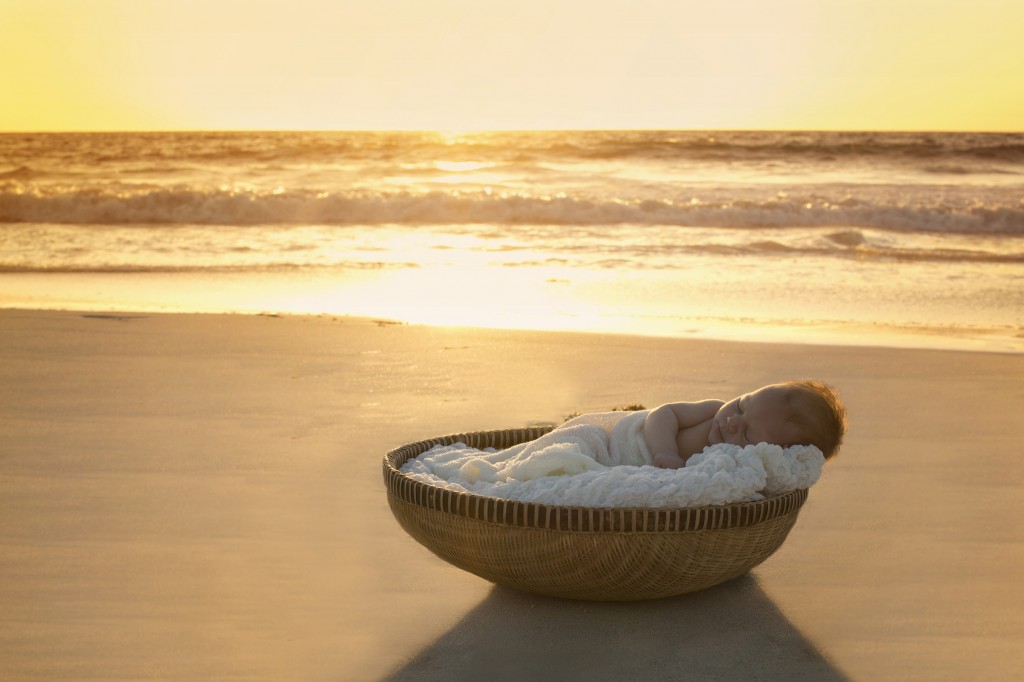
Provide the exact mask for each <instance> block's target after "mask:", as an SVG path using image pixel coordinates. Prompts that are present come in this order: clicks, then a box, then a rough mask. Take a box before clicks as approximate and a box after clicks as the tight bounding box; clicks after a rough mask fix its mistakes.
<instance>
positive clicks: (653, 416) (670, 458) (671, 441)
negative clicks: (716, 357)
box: [644, 400, 724, 469]
mask: <svg viewBox="0 0 1024 682" xmlns="http://www.w3.org/2000/svg"><path fill="white" fill-rule="evenodd" d="M723 404H724V403H723V402H722V401H721V400H702V401H700V402H697V403H667V404H665V405H662V406H660V407H656V408H655V409H653V410H651V411H650V412H648V413H647V417H646V418H645V420H644V441H645V442H646V443H647V449H648V450H650V451H651V457H653V460H654V466H657V467H661V468H663V469H678V468H679V467H681V466H683V464H685V462H684V460H683V458H682V457H680V456H679V443H678V441H677V440H676V438H677V436H678V434H679V431H680V430H682V429H686V428H689V427H691V426H695V425H697V424H700V423H701V422H705V421H707V420H709V419H711V418H712V417H714V416H715V414H717V413H718V409H719V408H720V407H721V406H722V405H723ZM687 454H689V453H687Z"/></svg>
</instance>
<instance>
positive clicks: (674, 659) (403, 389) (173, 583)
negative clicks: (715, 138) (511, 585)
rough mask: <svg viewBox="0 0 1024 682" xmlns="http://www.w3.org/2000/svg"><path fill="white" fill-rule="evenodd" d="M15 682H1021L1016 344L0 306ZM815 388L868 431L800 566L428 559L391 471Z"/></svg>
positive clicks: (7, 642) (1, 648)
mask: <svg viewBox="0 0 1024 682" xmlns="http://www.w3.org/2000/svg"><path fill="white" fill-rule="evenodd" d="M0 339H2V342H0V386H2V387H3V388H2V391H0V433H2V434H3V438H2V441H0V605H2V608H0V678H3V679H5V680H7V679H10V680H31V679H47V680H50V679H132V680H144V679H182V680H185V679H190V680H194V679H240V680H280V679H295V680H380V679H394V680H477V679H480V678H481V676H482V675H484V674H486V675H487V676H489V678H490V679H499V680H500V679H509V680H513V679H543V678H552V679H567V680H575V679H579V680H584V679H585V680H620V679H626V678H630V679H642V680H647V679H686V678H718V679H766V680H769V679H808V680H821V679H855V680H885V679H893V680H896V679H899V680H906V679H920V680H936V679H949V680H960V679H986V680H997V679H1007V680H1009V679H1017V678H1018V677H1019V676H1020V675H1021V673H1022V671H1024V653H1022V652H1024V615H1022V611H1021V609H1020V605H1021V604H1022V603H1024V587H1022V583H1021V581H1020V572H1021V569H1020V567H1021V566H1022V565H1024V492H1022V491H1024V458H1022V457H1021V456H1020V443H1021V442H1024V423H1022V422H1021V420H1020V414H1022V413H1024V356H1022V355H1020V354H999V353H974V352H955V351H937V350H909V349H887V348H870V347H844V346H806V345H804V346H795V345H785V344H754V343H732V342H721V341H702V340H675V339H655V338H640V337H624V336H607V335H582V334H567V333H542V332H510V331H495V330H480V329H455V328H441V327H426V326H407V325H396V324H391V323H387V322H383V321H380V322H377V321H374V320H366V319H354V318H329V317H262V316H231V315H156V314H140V315H124V316H119V315H112V314H108V313H102V314H95V315H92V314H87V313H69V312H33V311H12V310H8V311H0ZM807 376H813V377H817V378H820V379H823V380H825V381H828V382H830V383H834V384H836V385H838V386H839V387H840V388H841V390H842V392H843V395H844V397H845V399H846V401H847V404H848V407H849V409H850V413H851V418H852V427H851V432H850V434H849V436H848V439H847V443H846V446H845V447H844V449H843V452H842V453H841V455H840V457H839V458H838V460H836V461H835V462H833V463H830V464H829V465H828V467H827V468H826V471H825V475H824V477H823V479H822V481H821V482H819V483H818V484H817V485H816V486H815V487H814V488H813V489H812V491H811V497H810V500H809V501H808V503H807V505H806V506H805V507H804V510H803V512H802V513H801V516H800V519H799V521H798V523H797V526H796V528H795V529H794V531H793V532H792V534H791V535H790V537H789V539H788V540H787V541H786V544H785V545H784V546H783V548H782V549H781V550H780V551H779V552H778V553H777V554H776V555H775V556H773V557H772V558H771V559H769V560H768V561H767V562H766V563H765V564H763V565H762V566H760V567H758V568H757V569H755V570H754V571H753V572H752V573H751V574H750V575H749V576H746V577H744V578H741V579H738V580H736V581H733V582H731V583H728V584H725V585H722V586H720V587H717V588H714V589H711V590H707V591H705V592H701V593H697V594H694V595H690V596H684V597H680V598H676V599H669V600H662V601H658V602H649V603H639V604H594V603H584V602H568V601H561V600H554V599H546V598H542V597H536V596H532V595H527V594H522V593H518V592H515V591H512V590H508V589H504V588H496V587H494V586H493V585H491V584H489V583H486V582H484V581H483V580H480V579H479V578H476V577H475V576H472V575H469V574H467V573H464V572H462V571H459V570H458V569H455V568H453V567H451V566H449V565H447V564H445V563H444V562H442V561H440V560H439V559H436V558H435V557H434V556H433V555H431V554H430V553H429V552H427V550H425V549H423V548H422V547H420V546H419V545H418V544H416V543H415V541H413V540H412V539H411V538H409V537H408V536H407V535H405V533H404V532H403V531H402V530H401V528H400V527H399V526H398V524H397V523H396V522H395V521H394V519H393V517H392V516H391V513H390V511H389V509H388V506H387V501H386V499H385V495H384V491H383V485H382V483H381V476H380V459H381V457H382V455H383V453H384V452H385V451H386V450H387V449H389V448H391V447H394V446H396V445H399V444H402V443H405V442H409V441H413V440H419V439H421V438H424V437H428V436H434V435H440V434H445V433H451V432H458V431H472V430H482V429H491V428H506V427H519V426H524V425H528V424H532V423H535V422H557V421H560V420H561V419H562V418H563V417H564V416H565V415H568V414H570V413H573V412H587V411H597V410H605V409H608V408H610V407H613V406H616V405H622V404H626V403H634V402H640V403H643V404H645V405H647V406H655V405H657V404H659V403H661V402H665V401H668V400H687V399H699V398H706V397H720V398H727V397H731V396H732V395H735V394H738V393H742V392H745V391H747V390H751V389H753V388H756V387H758V386H761V385H763V384H765V383H770V382H772V381H776V380H781V379H787V378H801V377H807Z"/></svg>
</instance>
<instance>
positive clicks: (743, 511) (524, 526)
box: [384, 427, 807, 601]
mask: <svg viewBox="0 0 1024 682" xmlns="http://www.w3.org/2000/svg"><path fill="white" fill-rule="evenodd" d="M551 428H552V427H535V428H526V429H507V430H503V431H477V432H473V433H461V434H453V435H449V436H441V437H437V438H432V439H429V440H423V441H419V442H416V443H409V444H408V445H403V446H401V447H399V448H396V449H394V450H392V451H390V452H388V453H387V454H386V455H385V456H384V483H385V487H386V488H387V495H388V503H389V504H390V505H391V511H392V512H393V513H394V515H395V518H396V519H397V520H398V522H399V523H400V524H401V526H402V527H403V528H404V529H405V530H406V532H408V533H409V535H411V536H412V537H413V538H415V539H416V540H417V541H418V542H420V543H421V544H422V545H424V546H425V547H427V549H429V550H430V551H431V552H433V553H434V554H436V555H437V556H439V557H440V558H442V559H444V560H445V561H447V562H448V563H450V564H452V565H454V566H457V567H459V568H461V569H463V570H466V571H469V572H470V573H473V574H475V575H478V576H480V577H481V578H484V579H486V580H489V581H491V582H494V583H497V584H499V585H505V586H508V587H513V588H516V589H521V590H526V591H528V592H534V593H537V594H544V595H548V596H553V597H564V598H570V599H587V600H594V601H638V600H644V599H658V598H662V597H670V596H675V595H679V594H685V593H687V592H693V591H696V590H701V589H704V588H706V587H711V586H712V585H717V584H718V583H721V582H724V581H726V580H730V579H732V578H735V577H737V576H740V575H743V574H744V573H746V572H747V571H749V570H750V569H752V568H753V567H754V566H757V565H758V564H760V563H761V562H762V561H764V560H765V559H767V558H768V557H769V556H771V555H772V554H773V553H774V552H775V551H776V550H777V549H778V548H779V547H780V546H781V545H782V543H783V541H784V540H785V539H786V536H787V535H788V534H789V531H790V529H791V528H792V527H793V524H794V523H796V518H797V514H799V512H800V507H801V506H802V505H803V503H804V501H805V500H806V499H807V490H806V489H800V490H794V491H792V492H789V493H786V494H783V495H779V496H776V497H772V498H769V499H766V500H760V501H757V502H741V503H737V504H729V505H721V506H710V507H690V508H674V509H667V508H661V509H638V508H609V507H568V506H566V507H563V506H556V505H549V504H537V503H533V502H520V501H516V500H501V499H496V498H491V497H484V496H481V495H473V494H469V493H461V492H456V491H452V490H445V489H443V488H438V487H436V486H432V485H428V484H425V483H420V482H418V481H415V480H413V479H411V478H409V477H408V476H406V475H405V474H403V473H401V472H400V471H399V469H401V467H402V465H403V464H405V463H406V462H407V461H408V460H410V459H412V458H413V457H416V456H417V455H420V454H422V453H424V452H426V451H427V450H429V449H430V448H432V447H434V446H435V445H451V444H453V443H465V444H466V445H468V446H470V447H473V448H479V449H483V448H488V447H491V448H496V449H499V450H500V449H504V448H508V447H511V446H513V445H516V444H518V443H522V442H525V441H529V440H535V439H537V438H539V437H541V436H542V435H544V434H545V433H547V432H548V431H550V430H551Z"/></svg>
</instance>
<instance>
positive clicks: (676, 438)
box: [643, 381, 846, 469]
mask: <svg viewBox="0 0 1024 682" xmlns="http://www.w3.org/2000/svg"><path fill="white" fill-rule="evenodd" d="M845 431H846V408H845V407H844V406H843V402H842V400H841V399H840V397H839V394H838V393H837V392H836V391H835V389H833V388H832V387H830V386H828V385H826V384H823V383H821V382H819V381H790V382H786V383H782V384H772V385H770V386H765V387H763V388H759V389H758V390H756V391H754V392H753V393H747V394H745V395H741V396H740V397H738V398H733V399H732V400H730V401H729V402H727V403H726V402H722V401H721V400H702V401H700V402H695V403H668V404H665V405H662V406H660V407H658V408H656V409H654V410H651V411H650V412H649V413H648V414H647V416H646V418H645V419H644V425H643V437H644V441H645V443H646V445H647V449H648V451H649V452H650V455H651V459H652V462H651V463H652V464H654V466H657V467H661V468H664V469H677V468H679V467H681V466H683V465H684V464H685V462H686V458H687V457H688V456H689V455H694V454H697V453H698V452H701V451H702V450H704V448H705V447H707V446H709V445H717V444H719V443H730V444H732V445H739V446H741V447H742V446H746V445H755V444H757V443H771V444H774V445H781V446H782V447H789V446H791V445H814V446H817V448H818V449H819V450H821V452H822V454H823V455H824V456H825V459H829V458H831V457H832V456H834V455H835V454H836V453H837V452H838V451H839V446H840V445H841V443H842V440H843V434H844V432H845Z"/></svg>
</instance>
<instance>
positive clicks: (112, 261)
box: [0, 131, 1024, 352]
mask: <svg viewBox="0 0 1024 682" xmlns="http://www.w3.org/2000/svg"><path fill="white" fill-rule="evenodd" d="M0 307H2V308H34V309H69V310H89V311H119V312H133V311H176V312H240V313H271V314H277V313H312V314H326V315H359V316H371V317H375V318H380V319H388V320H397V321H405V322H412V323H431V324H455V325H473V326H486V327H514V328H526V329H557V330H579V331H599V332H609V333H625V334H646V335H663V336H689V337H706V338H722V339H746V340H767V341H775V340H786V341H809V342H836V341H838V342H843V343H857V344H876V345H906V346H912V347H940V348H975V349H983V350H993V351H1009V352H1021V351H1024V134H981V133H870V132H864V133H842V132H709V131H699V132H698V131H550V132H467V133H458V132H450V133H443V132H187V133H88V134H86V133H82V134H78V133H76V134H56V133H46V134H2V135H0Z"/></svg>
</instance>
